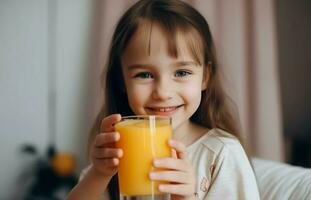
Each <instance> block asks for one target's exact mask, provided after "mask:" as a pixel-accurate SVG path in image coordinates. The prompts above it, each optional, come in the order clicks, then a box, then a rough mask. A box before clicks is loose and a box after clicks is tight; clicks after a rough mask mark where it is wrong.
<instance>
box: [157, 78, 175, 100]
mask: <svg viewBox="0 0 311 200" xmlns="http://www.w3.org/2000/svg"><path fill="white" fill-rule="evenodd" d="M173 88H174V86H173V83H171V82H170V81H169V80H166V79H160V80H157V81H156V82H155V85H154V89H153V92H152V97H153V99H155V100H162V101H163V100H168V99H171V98H172V97H173V95H174V89H173Z"/></svg>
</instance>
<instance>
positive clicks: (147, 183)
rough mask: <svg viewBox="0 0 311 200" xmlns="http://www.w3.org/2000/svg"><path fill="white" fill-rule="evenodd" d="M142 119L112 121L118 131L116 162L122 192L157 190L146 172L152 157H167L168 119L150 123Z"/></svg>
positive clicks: (170, 130) (169, 127)
mask: <svg viewBox="0 0 311 200" xmlns="http://www.w3.org/2000/svg"><path fill="white" fill-rule="evenodd" d="M151 122H152V121H149V120H148V118H146V119H131V120H125V121H121V122H119V123H118V124H116V125H115V130H116V131H118V132H119V133H120V135H121V138H120V140H119V141H118V142H117V147H118V148H121V149H123V153H124V154H123V157H122V158H121V159H120V164H119V172H118V173H119V174H118V175H119V186H120V193H121V194H122V195H124V196H137V195H152V194H159V193H160V192H159V191H158V185H159V182H155V181H151V180H150V178H149V172H150V171H154V170H155V169H154V168H153V166H152V160H153V159H154V158H161V157H170V156H171V149H170V147H169V146H168V144H167V143H168V140H169V138H170V137H171V134H172V129H171V126H170V121H169V119H167V120H156V121H155V123H151Z"/></svg>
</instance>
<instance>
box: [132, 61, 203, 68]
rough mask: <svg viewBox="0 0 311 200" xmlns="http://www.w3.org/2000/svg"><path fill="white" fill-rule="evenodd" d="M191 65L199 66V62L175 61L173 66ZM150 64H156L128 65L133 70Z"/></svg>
mask: <svg viewBox="0 0 311 200" xmlns="http://www.w3.org/2000/svg"><path fill="white" fill-rule="evenodd" d="M189 65H192V66H199V64H198V63H197V62H194V61H179V62H175V63H173V66H174V67H176V68H178V67H184V66H189ZM148 66H154V65H151V64H133V65H129V66H127V69H128V70H133V69H137V68H146V67H148Z"/></svg>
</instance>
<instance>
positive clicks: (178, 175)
mask: <svg viewBox="0 0 311 200" xmlns="http://www.w3.org/2000/svg"><path fill="white" fill-rule="evenodd" d="M149 177H150V179H151V180H154V181H155V180H158V181H167V182H170V183H179V184H181V183H183V184H188V183H189V184H190V181H191V178H190V177H189V176H188V174H187V173H185V172H181V171H161V172H150V173H149Z"/></svg>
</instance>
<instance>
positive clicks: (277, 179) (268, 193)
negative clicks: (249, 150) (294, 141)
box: [252, 158, 311, 200]
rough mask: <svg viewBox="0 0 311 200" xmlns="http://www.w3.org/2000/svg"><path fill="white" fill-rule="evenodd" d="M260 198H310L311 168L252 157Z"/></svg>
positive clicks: (280, 199)
mask: <svg viewBox="0 0 311 200" xmlns="http://www.w3.org/2000/svg"><path fill="white" fill-rule="evenodd" d="M252 163H253V166H254V170H255V174H256V177H257V181H258V187H259V190H260V195H261V199H264V200H285V199H286V200H287V199H292V200H299V199H311V169H307V168H302V167H294V166H292V165H289V164H285V163H279V162H274V161H268V160H263V159H258V158H253V159H252Z"/></svg>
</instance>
